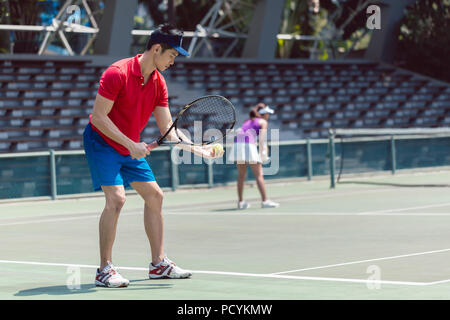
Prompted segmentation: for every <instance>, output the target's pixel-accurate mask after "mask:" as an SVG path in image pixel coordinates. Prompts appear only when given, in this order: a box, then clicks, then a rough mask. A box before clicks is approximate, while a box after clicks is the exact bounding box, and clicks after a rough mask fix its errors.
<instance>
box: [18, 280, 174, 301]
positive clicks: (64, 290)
mask: <svg viewBox="0 0 450 320" xmlns="http://www.w3.org/2000/svg"><path fill="white" fill-rule="evenodd" d="M142 281H148V279H143V280H130V285H132V287H127V288H102V287H96V286H95V285H94V284H82V285H80V287H79V288H73V289H69V288H68V287H67V286H66V285H64V286H51V287H40V288H33V289H27V290H21V291H19V292H17V293H16V294H14V296H16V297H29V296H39V295H51V296H64V295H77V294H86V293H95V292H98V291H100V290H127V291H130V290H142V289H145V290H155V289H171V288H172V287H173V285H172V284H167V283H165V284H162V283H159V284H148V283H146V284H140V283H138V282H142Z"/></svg>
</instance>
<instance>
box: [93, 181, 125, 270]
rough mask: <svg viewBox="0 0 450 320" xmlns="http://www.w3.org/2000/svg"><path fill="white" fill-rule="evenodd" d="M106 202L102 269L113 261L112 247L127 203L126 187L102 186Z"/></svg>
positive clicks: (100, 230)
mask: <svg viewBox="0 0 450 320" xmlns="http://www.w3.org/2000/svg"><path fill="white" fill-rule="evenodd" d="M102 190H103V192H104V194H105V199H106V204H105V208H104V209H103V212H102V215H101V217H100V223H99V234H100V270H103V268H104V267H105V266H106V265H107V264H108V261H109V262H111V261H112V247H113V244H114V239H115V238H116V229H117V222H118V220H119V214H120V210H121V209H122V207H123V205H124V203H125V189H124V187H123V185H121V186H102Z"/></svg>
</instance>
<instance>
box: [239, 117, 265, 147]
mask: <svg viewBox="0 0 450 320" xmlns="http://www.w3.org/2000/svg"><path fill="white" fill-rule="evenodd" d="M259 129H261V126H260V125H259V118H254V119H253V120H252V119H248V120H246V121H245V122H244V123H243V124H242V127H241V128H239V129H238V130H237V135H236V137H235V138H234V142H240V143H256V140H257V139H256V137H257V136H258V135H259Z"/></svg>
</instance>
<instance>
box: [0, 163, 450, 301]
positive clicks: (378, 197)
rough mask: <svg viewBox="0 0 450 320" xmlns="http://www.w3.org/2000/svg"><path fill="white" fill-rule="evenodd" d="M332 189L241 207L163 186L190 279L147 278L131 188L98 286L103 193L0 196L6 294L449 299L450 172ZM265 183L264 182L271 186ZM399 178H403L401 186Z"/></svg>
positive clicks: (168, 227) (171, 251)
mask: <svg viewBox="0 0 450 320" xmlns="http://www.w3.org/2000/svg"><path fill="white" fill-rule="evenodd" d="M352 180H353V183H345V184H338V185H337V187H336V189H330V188H329V185H330V183H329V180H328V179H326V178H325V177H323V178H317V179H315V180H312V181H307V180H300V179H297V180H279V181H275V180H271V181H270V183H267V189H268V194H269V196H270V198H271V199H273V200H275V201H277V202H280V203H281V207H280V208H276V209H261V207H260V202H259V194H258V190H257V188H256V186H254V185H253V184H252V185H249V186H247V188H246V189H245V197H246V198H247V199H248V200H249V202H250V203H251V204H252V207H251V208H250V209H248V210H243V211H242V210H236V209H235V207H236V189H235V186H234V185H230V186H225V187H217V188H211V189H208V188H205V189H180V190H177V191H176V192H171V191H166V192H165V198H164V215H165V247H166V252H167V254H168V256H169V257H170V258H171V259H173V260H174V261H176V262H177V264H179V265H180V266H182V267H183V268H186V269H191V270H193V273H194V274H193V276H192V278H191V279H186V280H149V279H148V278H147V272H148V270H147V268H148V263H149V262H150V247H149V244H148V241H147V238H146V235H145V231H144V226H143V210H142V208H143V201H142V200H141V199H140V198H139V197H138V196H137V195H136V194H134V193H133V192H129V194H128V197H127V202H126V204H125V207H124V209H123V211H122V214H121V217H120V219H119V225H118V232H117V237H116V241H115V245H114V252H113V253H114V257H113V258H114V261H113V262H114V264H115V265H116V266H118V267H119V270H120V272H121V273H122V274H123V275H124V276H125V277H126V278H128V279H130V281H131V283H130V286H129V287H127V288H121V289H107V288H97V287H95V286H94V284H93V283H94V276H95V268H97V267H98V263H99V261H98V260H99V258H98V219H99V216H100V213H101V211H102V209H103V198H102V197H101V194H94V195H86V196H84V197H77V198H70V197H67V198H62V199H59V200H56V201H51V200H40V199H34V200H33V199H32V200H29V201H23V200H21V202H18V201H16V202H12V201H9V202H5V201H4V202H0V242H1V244H2V245H1V249H0V272H1V275H2V276H1V277H0V299H120V300H123V299H149V300H179V299H180V300H181V299H223V300H227V299H271V300H277V299H288V300H289V299H449V298H450V196H449V195H450V189H449V188H448V187H426V186H423V187H412V186H410V187H399V186H398V185H402V184H411V185H412V184H414V183H419V182H420V183H421V184H424V183H425V182H428V183H430V184H433V183H448V181H450V171H448V170H443V171H436V172H426V173H423V172H422V173H408V174H406V173H403V172H399V173H398V174H396V175H395V176H391V175H390V174H389V173H385V174H384V175H377V176H374V177H359V178H356V177H355V178H354V179H352ZM268 182H269V181H268ZM394 184H397V185H394Z"/></svg>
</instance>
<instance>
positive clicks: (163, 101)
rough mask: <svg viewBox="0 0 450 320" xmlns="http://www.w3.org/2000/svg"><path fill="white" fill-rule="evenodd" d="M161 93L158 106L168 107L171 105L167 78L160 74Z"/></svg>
mask: <svg viewBox="0 0 450 320" xmlns="http://www.w3.org/2000/svg"><path fill="white" fill-rule="evenodd" d="M159 89H160V90H159V92H160V93H159V95H158V100H157V103H156V106H157V107H168V106H169V91H168V90H167V85H166V80H165V79H164V77H163V76H162V75H161V74H160V78H159Z"/></svg>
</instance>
